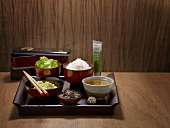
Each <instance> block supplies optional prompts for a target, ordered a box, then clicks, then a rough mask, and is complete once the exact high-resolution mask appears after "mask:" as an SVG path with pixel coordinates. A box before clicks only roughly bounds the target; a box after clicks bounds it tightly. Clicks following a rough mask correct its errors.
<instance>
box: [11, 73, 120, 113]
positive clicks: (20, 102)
mask: <svg viewBox="0 0 170 128" xmlns="http://www.w3.org/2000/svg"><path fill="white" fill-rule="evenodd" d="M108 77H110V78H112V79H113V80H114V81H115V79H114V74H113V73H111V74H109V75H108ZM26 81H27V78H26V77H25V76H23V77H22V79H21V81H20V84H19V87H18V90H17V92H16V95H15V97H14V100H13V104H15V105H16V107H17V108H18V112H19V115H20V116H42V115H43V116H49V115H53V116H54V115H56V116H57V115H103V116H104V115H106V116H108V115H113V114H114V108H115V106H116V105H117V104H118V95H117V91H116V82H115V83H114V86H113V88H112V91H111V93H110V94H109V95H108V96H107V97H105V98H104V99H100V100H97V103H96V104H95V105H88V104H87V103H86V100H87V97H86V95H84V96H83V97H82V98H81V100H80V101H79V102H78V103H77V104H76V105H64V104H62V103H60V102H59V101H58V100H57V96H56V95H55V96H52V97H49V98H45V99H40V98H35V97H32V96H30V95H29V94H28V93H27V91H26V89H25V82H26ZM68 88H70V83H68V82H67V81H65V82H64V87H63V90H65V89H68Z"/></svg>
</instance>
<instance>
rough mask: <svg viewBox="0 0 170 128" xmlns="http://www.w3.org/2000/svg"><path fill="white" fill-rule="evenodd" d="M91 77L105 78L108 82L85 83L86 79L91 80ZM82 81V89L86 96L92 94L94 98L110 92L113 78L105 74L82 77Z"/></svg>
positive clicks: (104, 95)
mask: <svg viewBox="0 0 170 128" xmlns="http://www.w3.org/2000/svg"><path fill="white" fill-rule="evenodd" d="M93 79H97V80H106V81H108V82H109V84H105V85H92V84H87V83H86V81H89V80H93ZM82 83H83V86H84V90H85V92H86V94H87V96H93V97H96V98H104V97H106V96H107V95H109V93H110V92H111V90H112V87H113V84H114V80H113V79H111V78H109V77H106V76H91V77H86V78H84V79H83V80H82Z"/></svg>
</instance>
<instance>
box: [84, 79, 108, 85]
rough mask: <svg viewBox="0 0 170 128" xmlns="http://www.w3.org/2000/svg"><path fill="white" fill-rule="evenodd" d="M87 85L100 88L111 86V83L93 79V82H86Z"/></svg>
mask: <svg viewBox="0 0 170 128" xmlns="http://www.w3.org/2000/svg"><path fill="white" fill-rule="evenodd" d="M85 83H86V84H90V85H99V86H100V85H108V84H111V83H110V82H109V81H107V80H102V79H91V80H87V81H85Z"/></svg>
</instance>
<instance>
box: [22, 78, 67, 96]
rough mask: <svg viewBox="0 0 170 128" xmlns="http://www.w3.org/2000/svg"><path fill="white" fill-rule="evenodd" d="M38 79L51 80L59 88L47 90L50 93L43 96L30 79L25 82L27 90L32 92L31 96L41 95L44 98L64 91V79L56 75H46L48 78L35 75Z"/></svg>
mask: <svg viewBox="0 0 170 128" xmlns="http://www.w3.org/2000/svg"><path fill="white" fill-rule="evenodd" d="M33 78H34V79H35V80H36V81H39V80H42V81H49V82H51V83H53V84H54V85H55V86H57V88H54V89H49V90H46V91H47V92H48V93H49V95H48V96H47V95H45V94H44V96H42V95H41V94H40V93H39V92H38V91H37V89H35V88H34V86H33V85H32V84H31V82H30V81H29V80H28V81H27V82H26V83H25V87H26V90H27V92H28V94H30V95H31V96H33V97H39V98H44V97H50V96H53V95H57V94H58V93H59V92H61V91H62V89H63V86H64V81H63V80H61V79H59V78H56V77H46V78H41V77H33Z"/></svg>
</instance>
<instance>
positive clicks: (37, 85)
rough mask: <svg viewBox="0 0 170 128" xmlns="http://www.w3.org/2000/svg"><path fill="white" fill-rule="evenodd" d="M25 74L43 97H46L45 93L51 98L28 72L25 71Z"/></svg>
mask: <svg viewBox="0 0 170 128" xmlns="http://www.w3.org/2000/svg"><path fill="white" fill-rule="evenodd" d="M23 73H24V74H25V76H26V77H27V78H28V80H29V81H30V82H31V83H32V84H33V86H34V87H35V88H36V89H37V91H38V92H39V93H40V94H41V96H44V93H45V95H46V96H49V93H48V92H47V91H46V90H45V89H44V88H43V87H41V86H40V85H39V84H38V83H37V82H36V81H35V80H34V79H33V78H32V77H31V76H30V75H29V74H28V73H27V72H25V71H23ZM43 92H44V93H43Z"/></svg>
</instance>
